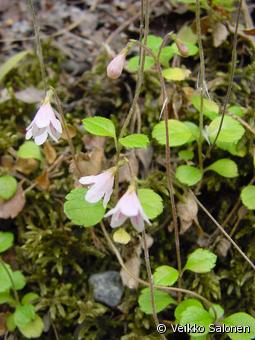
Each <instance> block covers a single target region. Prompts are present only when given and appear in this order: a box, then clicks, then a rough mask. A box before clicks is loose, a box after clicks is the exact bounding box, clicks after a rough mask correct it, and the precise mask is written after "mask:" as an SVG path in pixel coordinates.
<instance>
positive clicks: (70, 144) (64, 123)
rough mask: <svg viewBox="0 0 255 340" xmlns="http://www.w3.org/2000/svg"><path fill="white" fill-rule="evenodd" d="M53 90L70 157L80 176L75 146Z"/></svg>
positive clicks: (59, 102)
mask: <svg viewBox="0 0 255 340" xmlns="http://www.w3.org/2000/svg"><path fill="white" fill-rule="evenodd" d="M53 91H54V92H53V93H54V97H55V101H56V106H57V110H58V112H59V114H60V117H61V121H62V125H63V128H64V131H65V134H66V138H67V141H68V144H69V147H70V151H71V154H72V158H73V161H74V164H75V167H76V170H77V172H78V175H79V177H81V176H82V172H81V169H80V167H79V163H78V161H77V158H76V155H75V148H74V145H73V142H72V138H71V137H70V133H69V131H68V127H67V124H66V120H65V115H64V111H63V108H62V105H61V101H60V99H59V97H58V95H57V92H56V91H55V89H53Z"/></svg>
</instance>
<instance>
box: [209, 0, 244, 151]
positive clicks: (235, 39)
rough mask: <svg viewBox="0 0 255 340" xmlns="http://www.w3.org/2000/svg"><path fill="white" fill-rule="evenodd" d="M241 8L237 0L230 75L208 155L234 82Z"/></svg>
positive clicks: (221, 122) (240, 2) (214, 142)
mask: <svg viewBox="0 0 255 340" xmlns="http://www.w3.org/2000/svg"><path fill="white" fill-rule="evenodd" d="M241 9H242V0H239V4H238V9H237V16H236V23H235V32H234V39H233V49H232V57H231V65H230V75H229V82H228V89H227V94H226V96H225V99H224V103H223V107H222V109H221V121H220V125H219V129H218V131H217V134H216V137H215V139H214V141H213V143H212V145H211V147H210V148H209V150H208V152H207V154H206V157H207V155H210V153H211V151H212V149H213V147H214V146H215V144H216V142H217V139H218V137H219V134H220V130H221V128H222V124H223V120H224V116H225V113H226V111H227V106H228V103H229V100H230V95H231V91H232V87H233V82H234V75H235V69H236V59H237V53H236V47H237V37H238V25H239V20H240V14H241Z"/></svg>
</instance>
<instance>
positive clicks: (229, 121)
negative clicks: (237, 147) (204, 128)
mask: <svg viewBox="0 0 255 340" xmlns="http://www.w3.org/2000/svg"><path fill="white" fill-rule="evenodd" d="M220 121H221V116H220V117H217V118H215V119H214V120H213V121H212V122H211V123H210V125H209V127H208V131H209V138H210V140H211V142H213V141H214V139H215V137H216V135H217V132H218V130H219V127H220ZM244 132H245V130H244V128H243V127H242V125H241V124H240V123H239V122H237V121H236V120H235V119H233V118H231V117H229V116H225V117H224V120H223V124H222V127H221V131H220V133H219V136H218V138H217V142H225V143H235V142H238V141H239V139H241V138H242V136H243V135H244ZM216 144H217V143H216Z"/></svg>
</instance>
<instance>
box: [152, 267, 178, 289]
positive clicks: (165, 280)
mask: <svg viewBox="0 0 255 340" xmlns="http://www.w3.org/2000/svg"><path fill="white" fill-rule="evenodd" d="M178 277H179V272H178V270H176V269H175V268H173V267H170V266H160V267H157V268H156V270H155V273H154V274H153V281H154V284H156V285H162V286H172V285H173V284H175V282H176V281H177V280H178Z"/></svg>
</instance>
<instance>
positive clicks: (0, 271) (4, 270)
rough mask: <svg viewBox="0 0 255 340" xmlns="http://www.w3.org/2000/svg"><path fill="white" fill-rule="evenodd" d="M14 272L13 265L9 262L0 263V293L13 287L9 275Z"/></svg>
mask: <svg viewBox="0 0 255 340" xmlns="http://www.w3.org/2000/svg"><path fill="white" fill-rule="evenodd" d="M8 273H9V275H11V274H12V270H11V267H10V266H9V265H8V264H7V263H4V265H3V264H2V263H0V293H3V292H6V291H8V290H9V289H10V288H11V287H12V283H11V280H10V277H9V275H8Z"/></svg>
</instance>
